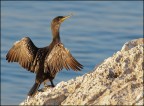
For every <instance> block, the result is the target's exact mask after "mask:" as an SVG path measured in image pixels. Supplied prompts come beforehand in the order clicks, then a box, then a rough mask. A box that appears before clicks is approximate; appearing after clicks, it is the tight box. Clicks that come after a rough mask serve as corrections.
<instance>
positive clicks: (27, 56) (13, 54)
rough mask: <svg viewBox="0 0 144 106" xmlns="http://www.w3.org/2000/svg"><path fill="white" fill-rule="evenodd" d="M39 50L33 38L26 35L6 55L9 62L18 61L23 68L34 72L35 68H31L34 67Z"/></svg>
mask: <svg viewBox="0 0 144 106" xmlns="http://www.w3.org/2000/svg"><path fill="white" fill-rule="evenodd" d="M37 50H38V48H37V47H36V46H35V45H34V44H33V42H32V41H31V39H30V38H29V37H24V38H22V39H21V40H20V41H17V42H15V43H14V45H13V47H12V48H11V49H10V50H9V51H8V53H7V55H6V60H8V62H18V63H19V64H20V65H21V66H22V67H23V68H25V69H27V70H29V71H31V72H34V71H35V70H34V69H32V68H31V67H33V66H31V64H32V63H33V61H34V58H35V56H36V53H37ZM31 69H32V70H31Z"/></svg>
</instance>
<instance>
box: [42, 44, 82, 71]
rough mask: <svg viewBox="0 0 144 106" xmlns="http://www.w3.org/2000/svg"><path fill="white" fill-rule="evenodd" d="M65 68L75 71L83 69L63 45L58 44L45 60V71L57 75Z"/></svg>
mask: <svg viewBox="0 0 144 106" xmlns="http://www.w3.org/2000/svg"><path fill="white" fill-rule="evenodd" d="M63 68H65V69H66V70H70V68H71V69H72V70H74V71H80V70H81V69H82V68H83V65H81V64H80V63H79V62H78V61H77V60H76V59H75V58H74V57H73V56H72V55H71V53H70V51H69V50H67V49H66V48H65V47H64V45H63V44H62V43H58V44H56V45H55V46H54V48H53V49H52V51H51V52H50V54H48V55H47V56H46V58H45V63H44V71H45V72H47V71H48V72H50V73H57V72H58V71H60V70H62V69H63Z"/></svg>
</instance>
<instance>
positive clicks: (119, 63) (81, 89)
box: [20, 38, 144, 105]
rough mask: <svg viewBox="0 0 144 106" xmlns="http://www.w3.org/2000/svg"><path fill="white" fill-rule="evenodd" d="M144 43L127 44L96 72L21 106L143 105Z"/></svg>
mask: <svg viewBox="0 0 144 106" xmlns="http://www.w3.org/2000/svg"><path fill="white" fill-rule="evenodd" d="M143 42H144V39H143V38H140V39H136V40H132V41H130V42H127V43H125V44H124V46H123V47H122V49H121V50H120V51H118V52H117V53H115V54H114V55H113V56H112V57H109V58H108V59H106V60H104V62H103V63H101V64H100V65H99V66H97V67H95V69H94V71H92V72H90V73H87V74H85V75H83V76H80V77H76V78H75V79H71V80H69V81H67V82H60V83H59V84H57V85H56V87H55V88H46V90H45V91H44V92H38V93H37V94H36V96H35V97H33V98H31V99H29V101H26V100H25V101H23V102H22V103H21V104H20V105H143V99H144V97H143V95H144V93H143V70H144V62H143V59H144V56H143V51H144V50H143V47H144V44H143Z"/></svg>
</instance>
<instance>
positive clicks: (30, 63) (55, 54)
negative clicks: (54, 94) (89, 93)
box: [6, 16, 83, 96]
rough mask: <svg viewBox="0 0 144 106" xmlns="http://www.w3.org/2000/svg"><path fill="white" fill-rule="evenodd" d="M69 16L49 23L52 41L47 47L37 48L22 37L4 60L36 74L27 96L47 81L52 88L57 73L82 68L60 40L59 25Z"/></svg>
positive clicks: (31, 94) (59, 17)
mask: <svg viewBox="0 0 144 106" xmlns="http://www.w3.org/2000/svg"><path fill="white" fill-rule="evenodd" d="M69 17H70V16H58V17H56V18H54V19H53V20H52V22H51V30H52V35H53V39H52V42H51V43H50V45H49V46H46V47H43V48H38V47H36V46H35V45H34V43H33V42H32V41H31V39H30V38H29V37H24V38H22V39H21V40H20V41H17V42H15V43H14V45H13V47H12V48H11V49H10V50H9V51H8V53H7V55H6V60H8V62H18V63H19V64H20V65H21V66H22V67H23V68H25V69H27V70H28V71H30V72H33V73H36V78H35V83H34V85H33V86H32V88H31V89H30V91H29V93H28V96H34V95H35V93H36V91H37V90H38V88H39V86H40V84H41V83H43V82H45V81H46V80H49V81H50V82H51V85H52V87H54V84H53V79H54V78H55V76H56V74H57V72H59V71H60V70H62V69H63V68H65V69H66V70H70V69H72V70H74V71H80V70H81V69H82V68H83V66H82V65H81V64H80V63H79V62H78V61H77V60H76V59H75V58H74V57H73V56H72V55H71V53H70V51H69V50H68V49H66V48H65V47H64V45H63V44H62V42H61V40H60V35H59V28H60V25H61V23H62V22H63V21H64V20H65V19H67V18H69Z"/></svg>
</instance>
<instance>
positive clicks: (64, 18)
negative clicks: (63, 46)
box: [60, 15, 72, 22]
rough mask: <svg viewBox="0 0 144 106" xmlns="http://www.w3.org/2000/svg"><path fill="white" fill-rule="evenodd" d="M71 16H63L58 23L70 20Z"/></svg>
mask: <svg viewBox="0 0 144 106" xmlns="http://www.w3.org/2000/svg"><path fill="white" fill-rule="evenodd" d="M71 16H72V15H68V16H64V17H63V18H62V19H61V20H60V22H63V21H64V20H66V19H68V18H70V17H71Z"/></svg>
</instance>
